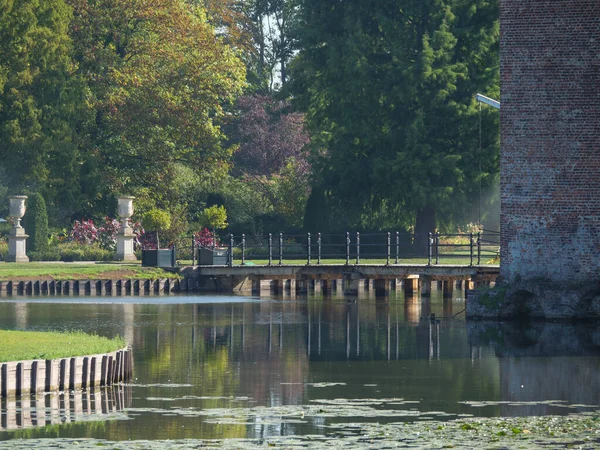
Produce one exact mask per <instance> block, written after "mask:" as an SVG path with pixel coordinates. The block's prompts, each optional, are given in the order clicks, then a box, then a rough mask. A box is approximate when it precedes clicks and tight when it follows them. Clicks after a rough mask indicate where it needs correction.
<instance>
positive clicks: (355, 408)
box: [0, 291, 600, 445]
mask: <svg viewBox="0 0 600 450" xmlns="http://www.w3.org/2000/svg"><path fill="white" fill-rule="evenodd" d="M463 295H464V294H463V293H462V292H455V296H454V297H453V298H452V299H443V298H442V297H441V294H440V293H439V292H436V291H434V292H433V293H432V296H431V298H419V297H412V298H405V297H404V294H402V293H398V294H395V293H394V292H392V295H391V296H390V297H389V298H384V299H380V298H375V297H371V296H369V295H367V294H365V295H364V296H362V297H360V298H359V299H358V300H357V301H356V302H348V301H347V300H346V299H344V298H343V297H335V296H334V297H329V298H323V297H320V296H316V297H313V296H308V297H306V296H304V297H297V298H290V297H240V296H236V297H227V296H210V295H204V296H180V297H148V296H146V297H127V298H124V297H119V298H116V297H82V298H72V297H71V298H68V297H67V298H25V299H23V298H19V299H1V300H0V328H5V329H27V330H37V331H41V330H83V331H85V332H88V333H96V334H98V335H102V336H108V337H114V336H115V335H120V336H123V337H124V338H125V339H126V340H127V342H128V343H130V344H131V345H132V347H133V349H134V381H133V382H132V383H131V384H126V385H123V386H118V387H113V388H110V389H97V390H95V391H93V392H84V393H66V394H61V395H59V396H50V395H47V396H42V398H41V399H40V398H35V397H32V398H29V397H28V398H26V399H21V400H19V401H18V402H16V403H15V402H12V403H9V402H7V401H6V400H3V401H2V403H1V411H0V412H1V416H0V417H1V419H2V421H1V422H0V441H9V442H5V444H9V445H10V441H12V440H15V439H23V438H27V439H34V440H35V439H40V438H53V439H59V440H58V441H57V442H62V441H60V440H64V439H75V438H94V439H103V440H104V439H105V440H109V441H124V440H129V439H131V440H145V441H154V440H167V439H202V440H210V439H224V438H246V439H258V442H262V440H265V442H267V441H268V439H269V438H271V437H281V436H319V435H329V436H332V435H333V436H336V435H339V436H341V437H343V436H346V435H352V433H354V432H355V431H354V429H353V426H354V425H353V424H355V423H357V422H360V423H369V422H372V423H378V424H385V423H406V424H410V423H414V422H418V421H436V422H439V421H442V422H445V421H451V420H453V419H456V418H461V417H524V416H544V415H568V414H573V413H587V412H592V411H598V410H600V376H599V373H600V325H599V324H579V325H572V324H558V323H530V324H521V325H516V324H508V323H488V322H470V321H465V319H464V313H463V312H462V311H463V310H464V307H465V301H464V298H462V297H463ZM432 313H433V314H435V316H436V320H435V321H431V320H430V315H431V314H432ZM0 345H1V343H0ZM12 442H13V443H15V444H16V441H12ZM25 442H26V441H25ZM35 442H40V441H35Z"/></svg>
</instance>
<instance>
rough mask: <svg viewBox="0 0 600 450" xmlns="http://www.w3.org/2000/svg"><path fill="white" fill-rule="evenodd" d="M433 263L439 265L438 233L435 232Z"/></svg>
mask: <svg viewBox="0 0 600 450" xmlns="http://www.w3.org/2000/svg"><path fill="white" fill-rule="evenodd" d="M435 263H436V264H439V263H440V233H438V232H437V231H436V232H435Z"/></svg>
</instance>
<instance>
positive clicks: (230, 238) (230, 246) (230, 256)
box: [229, 233, 233, 267]
mask: <svg viewBox="0 0 600 450" xmlns="http://www.w3.org/2000/svg"><path fill="white" fill-rule="evenodd" d="M229 267H233V233H231V234H230V235H229Z"/></svg>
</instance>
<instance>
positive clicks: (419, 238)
mask: <svg viewBox="0 0 600 450" xmlns="http://www.w3.org/2000/svg"><path fill="white" fill-rule="evenodd" d="M434 232H435V208H434V207H432V206H425V207H423V208H422V209H420V210H418V211H417V220H416V221H415V251H416V252H417V254H418V255H422V256H427V249H428V244H427V243H428V239H429V235H428V234H429V233H434Z"/></svg>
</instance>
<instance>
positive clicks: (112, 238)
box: [59, 216, 147, 250]
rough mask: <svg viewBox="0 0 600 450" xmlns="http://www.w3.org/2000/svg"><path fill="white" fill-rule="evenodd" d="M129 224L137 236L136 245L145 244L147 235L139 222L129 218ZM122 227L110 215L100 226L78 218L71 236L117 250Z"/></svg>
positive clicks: (87, 243) (83, 241) (84, 241)
mask: <svg viewBox="0 0 600 450" xmlns="http://www.w3.org/2000/svg"><path fill="white" fill-rule="evenodd" d="M129 224H130V226H131V228H132V229H133V234H134V236H135V238H134V241H133V244H134V247H135V248H139V247H140V246H142V245H143V243H144V240H145V239H146V238H147V236H146V235H145V233H144V229H143V228H142V225H141V224H140V223H139V222H132V221H131V220H129ZM120 228H121V224H120V223H119V221H118V220H117V219H113V218H111V217H108V216H106V217H105V218H104V223H103V224H102V226H100V227H96V225H95V224H94V222H93V221H92V220H82V221H81V222H80V221H78V220H76V221H75V223H74V224H73V229H72V230H71V233H70V237H71V239H72V240H73V241H75V242H77V243H78V244H86V245H90V244H94V243H98V244H99V245H100V247H102V248H104V249H106V250H116V247H117V234H118V233H119V229H120ZM59 240H60V238H59Z"/></svg>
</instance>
